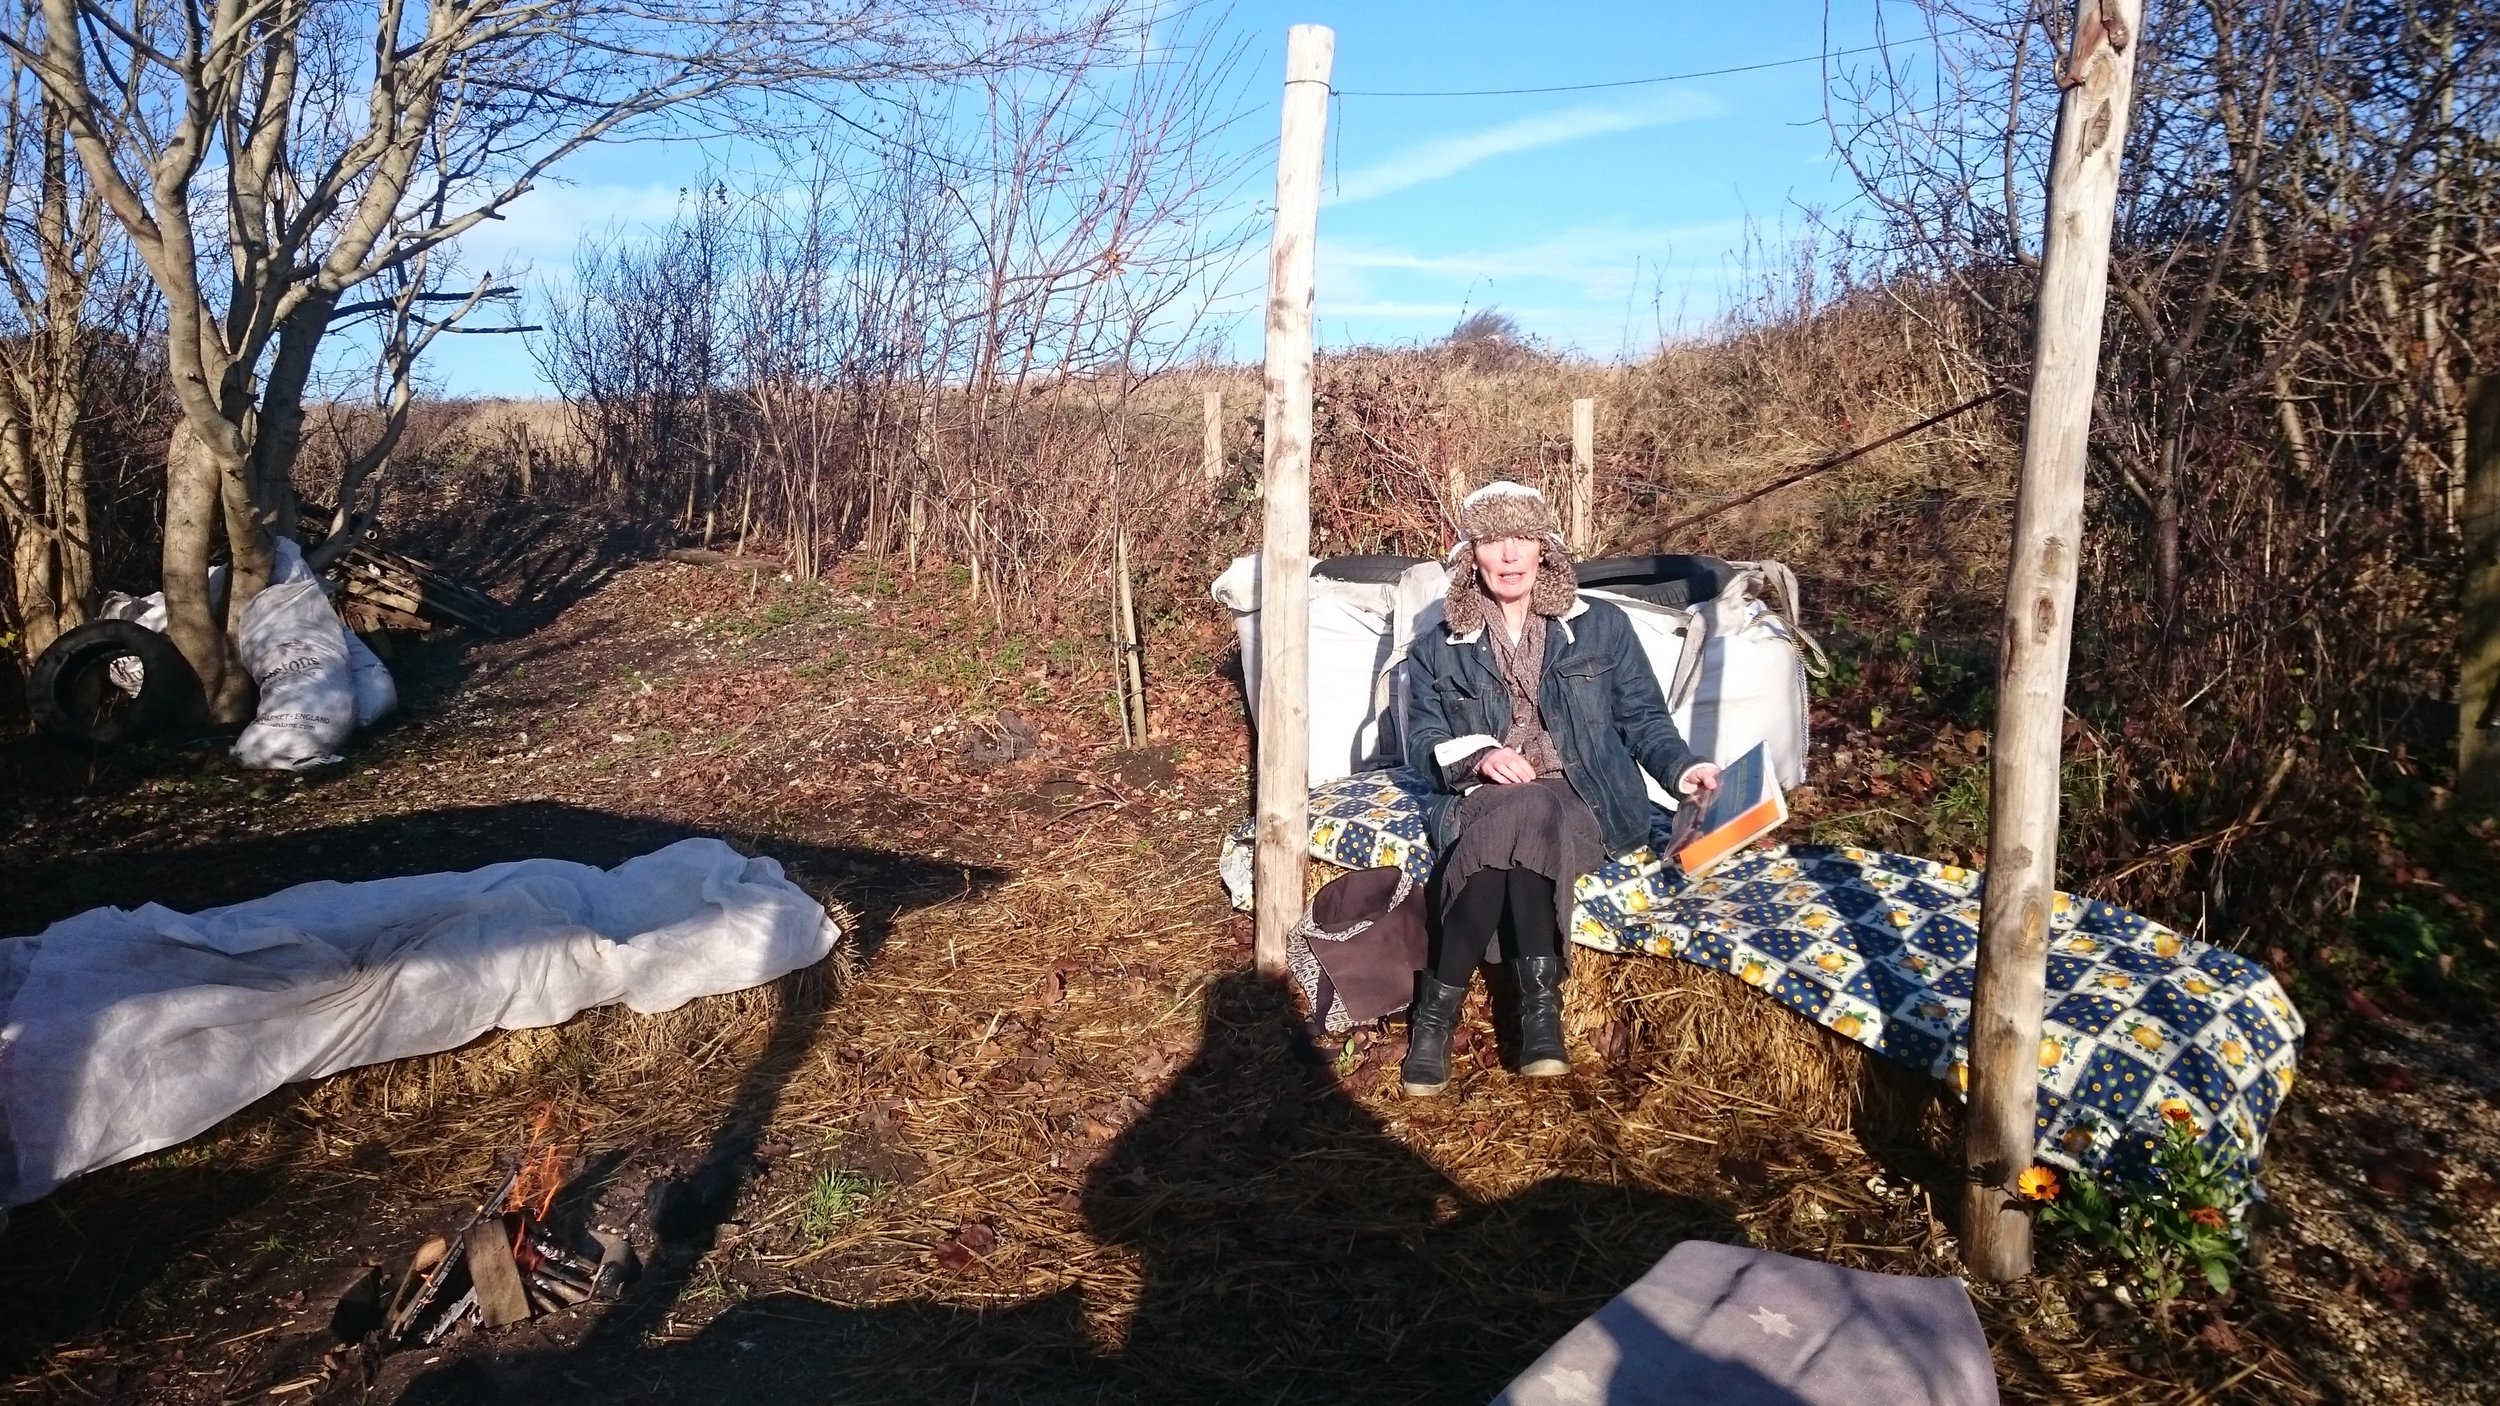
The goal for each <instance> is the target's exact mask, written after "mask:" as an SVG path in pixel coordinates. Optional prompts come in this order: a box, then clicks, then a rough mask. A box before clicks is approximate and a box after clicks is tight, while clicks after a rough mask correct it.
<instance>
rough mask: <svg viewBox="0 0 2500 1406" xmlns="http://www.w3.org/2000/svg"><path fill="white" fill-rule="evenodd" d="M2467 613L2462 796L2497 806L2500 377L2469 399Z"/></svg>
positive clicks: (2476, 387)
mask: <svg viewBox="0 0 2500 1406" xmlns="http://www.w3.org/2000/svg"><path fill="white" fill-rule="evenodd" d="M2466 414H2467V415H2468V416H2469V417H2470V418H2469V421H2468V423H2467V426H2466V436H2465V517H2464V520H2463V522H2462V523H2461V524H2460V526H2461V527H2462V528H2463V538H2464V543H2465V603H2464V604H2465V609H2464V611H2463V612H2462V615H2461V617H2460V619H2459V621H2458V625H2459V627H2460V630H2461V632H2462V633H2461V637H2460V638H2459V640H2458V641H2457V662H2458V667H2457V799H2458V801H2459V802H2460V803H2462V804H2464V805H2468V806H2472V807H2475V808H2477V809H2491V808H2493V807H2495V806H2500V375H2487V376H2478V377H2476V378H2475V379H2474V384H2473V385H2472V387H2471V388H2470V389H2469V390H2468V392H2467V396H2466Z"/></svg>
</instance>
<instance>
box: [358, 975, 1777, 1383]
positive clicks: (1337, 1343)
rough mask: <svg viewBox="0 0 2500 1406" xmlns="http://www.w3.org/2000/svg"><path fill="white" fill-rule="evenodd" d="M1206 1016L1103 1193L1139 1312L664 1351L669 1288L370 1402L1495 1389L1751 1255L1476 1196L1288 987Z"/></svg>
mask: <svg viewBox="0 0 2500 1406" xmlns="http://www.w3.org/2000/svg"><path fill="white" fill-rule="evenodd" d="M1206 1011H1207V1016H1206V1027H1205V1031H1204V1038H1203V1042H1202V1044H1201V1046H1200V1049H1199V1052H1198V1055H1197V1057H1196V1059H1195V1060H1194V1061H1193V1062H1192V1063H1191V1064H1190V1065H1189V1066H1188V1067H1187V1068H1186V1069H1185V1070H1184V1071H1183V1072H1182V1073H1180V1074H1179V1075H1178V1076H1177V1078H1176V1079H1175V1081H1174V1082H1173V1084H1172V1085H1171V1086H1170V1087H1169V1089H1168V1090H1167V1091H1166V1092H1165V1093H1164V1095H1163V1096H1162V1097H1161V1098H1159V1099H1158V1100H1157V1101H1156V1102H1155V1103H1154V1104H1153V1105H1152V1106H1151V1107H1150V1108H1149V1110H1148V1111H1147V1112H1146V1113H1145V1114H1144V1115H1143V1116H1142V1117H1141V1118H1140V1119H1139V1120H1138V1121H1137V1122H1136V1123H1134V1124H1133V1125H1132V1126H1131V1127H1130V1128H1129V1129H1128V1131H1127V1132H1126V1133H1124V1134H1123V1135H1122V1136H1121V1137H1119V1138H1118V1139H1117V1140H1116V1141H1115V1142H1114V1143H1112V1144H1111V1145H1110V1146H1109V1147H1108V1149H1107V1150H1106V1152H1105V1155H1104V1156H1103V1158H1102V1160H1101V1161H1100V1162H1099V1163H1098V1164H1097V1165H1095V1166H1094V1168H1093V1169H1092V1170H1091V1172H1090V1173H1089V1175H1088V1177H1087V1179H1086V1182H1085V1185H1084V1191H1083V1195H1082V1211H1083V1214H1084V1217H1085V1219H1086V1222H1087V1225H1088V1228H1089V1229H1090V1230H1091V1232H1092V1233H1093V1234H1094V1235H1095V1236H1096V1237H1098V1238H1099V1239H1100V1240H1101V1241H1103V1242H1104V1243H1107V1244H1110V1245H1116V1246H1119V1247H1122V1248H1124V1249H1126V1250H1128V1251H1130V1252H1131V1253H1133V1254H1134V1256H1135V1257H1136V1264H1137V1267H1138V1270H1139V1272H1140V1279H1139V1282H1138V1283H1137V1285H1136V1291H1135V1292H1136V1297H1135V1302H1134V1305H1133V1307H1131V1306H1130V1305H1127V1304H1125V1303H1120V1302H1093V1303H1089V1302H1088V1301H1087V1298H1086V1293H1087V1290H1086V1289H1084V1288H1079V1287H1067V1288H1061V1289H1058V1290H1056V1291H1055V1292H1044V1293H1041V1294H1039V1295H1037V1296H1034V1297H1030V1298H1024V1299H1021V1300H1018V1301H1013V1302H1009V1303H1006V1304H1004V1305H1002V1306H999V1307H994V1308H980V1307H973V1306H968V1305H964V1304H947V1303H919V1304H903V1305H894V1306H887V1307H877V1308H861V1309H850V1308H844V1307H839V1306H835V1305H831V1304H827V1303H824V1302H821V1301H818V1300H816V1299H812V1298H809V1297H805V1296H803V1295H800V1294H795V1293H783V1294H775V1295H771V1296H768V1297H764V1298H759V1299H755V1300H751V1301H749V1302H747V1303H745V1304H742V1305H739V1306H737V1307H735V1308H733V1309H731V1310H729V1311H728V1312H726V1313H723V1314H721V1315H720V1316H719V1317H717V1318H715V1319H713V1320H712V1321H711V1322H710V1323H709V1325H708V1326H706V1327H705V1329H704V1330H703V1331H702V1333H701V1335H700V1336H699V1337H697V1338H694V1339H692V1340H689V1341H682V1342H677V1343H673V1344H666V1345H658V1346H654V1345H651V1343H650V1339H649V1334H650V1333H651V1331H652V1330H653V1329H655V1328H657V1327H658V1326H659V1325H660V1323H661V1321H662V1319H663V1318H664V1317H665V1315H666V1314H667V1312H668V1310H669V1308H670V1306H671V1305H672V1304H673V1302H674V1301H675V1298H676V1295H677V1293H678V1291H679V1289H680V1287H681V1281H679V1280H672V1279H669V1278H665V1277H663V1278H660V1279H659V1280H658V1282H656V1283H653V1284H650V1285H648V1286H647V1287H646V1288H644V1289H642V1290H638V1291H637V1292H636V1293H634V1294H633V1295H631V1296H630V1297H629V1298H628V1300H627V1301H626V1302H625V1303H623V1304H620V1305H619V1306H617V1308H615V1309H614V1310H612V1311H611V1312H610V1313H609V1315H608V1316H607V1317H606V1318H605V1319H604V1320H602V1321H601V1322H600V1323H599V1324H598V1326H597V1327H595V1328H594V1329H593V1330H592V1331H591V1332H590V1333H589V1334H588V1335H587V1336H586V1337H585V1338H584V1339H583V1340H582V1342H581V1343H580V1344H579V1345H578V1346H576V1347H572V1348H569V1349H562V1350H550V1351H543V1352H538V1353H529V1354H515V1355H509V1356H503V1357H500V1358H496V1357H489V1356H485V1355H482V1354H481V1355H475V1356H472V1357H471V1358H469V1359H467V1360H464V1361H461V1362H458V1363H456V1364H451V1365H446V1366H443V1367H439V1368H436V1369H434V1370H431V1371H424V1370H421V1369H420V1370H419V1371H418V1374H417V1375H416V1376H415V1378H414V1380H413V1381H409V1382H408V1383H407V1385H406V1386H405V1387H404V1389H403V1388H402V1387H401V1386H400V1385H399V1382H398V1380H395V1374H394V1373H392V1372H389V1371H386V1372H385V1373H384V1375H383V1378H382V1379H381V1381H379V1382H378V1383H377V1384H376V1389H375V1390H374V1391H373V1392H372V1393H371V1394H370V1395H369V1396H368V1397H366V1398H365V1399H369V1400H377V1399H378V1400H393V1399H395V1400H397V1401H399V1402H402V1403H408V1406H417V1404H418V1403H422V1406H437V1404H438V1403H440V1404H441V1406H449V1403H455V1402H460V1403H465V1402H472V1401H481V1400H527V1401H532V1402H540V1403H547V1402H591V1401H614V1400H620V1399H632V1400H688V1401H731V1400H740V1399H746V1400H775V1401H779V1400H805V1401H862V1402H867V1401H876V1402H896V1401H972V1400H998V1401H1021V1402H1063V1401H1064V1402H1076V1401H1086V1402H1094V1401H1191V1402H1235V1401H1238V1402H1245V1403H1246V1402H1259V1403H1270V1402H1276V1401H1293V1402H1299V1403H1315V1402H1340V1401H1341V1402H1348V1403H1352V1402H1367V1403H1368V1402H1373V1401H1380V1400H1414V1399H1431V1400H1452V1401H1456V1400H1466V1399H1475V1400H1482V1399H1484V1398H1485V1397H1487V1396H1490V1395H1491V1394H1492V1393H1493V1392H1495V1391H1497V1390H1499V1389H1500V1387H1501V1385H1502V1384H1503V1383H1504V1382H1505V1381H1507V1380H1508V1379H1509V1378H1510V1377H1511V1376H1513V1375H1514V1374H1516V1373H1517V1372H1518V1371H1519V1370H1520V1369H1522V1368H1523V1367H1525V1366H1526V1365H1527V1364H1528V1363H1529V1362H1531V1361H1533V1360H1534V1359H1535V1358H1536V1356H1537V1355H1538V1354H1539V1353H1540V1352H1542V1351H1543V1350H1544V1348H1545V1347H1546V1346H1547V1345H1548V1344H1550V1343H1551V1342H1552V1341H1553V1340H1554V1339H1555V1338H1556V1337H1558V1336H1560V1335H1561V1334H1562V1333H1563V1332H1564V1331H1565V1330H1566V1329H1568V1328H1569V1327H1570V1326H1571V1325H1572V1324H1573V1323H1575V1322H1577V1321H1578V1320H1579V1319H1581V1318H1582V1317H1584V1316H1586V1315H1587V1314H1588V1313H1589V1312H1591V1311H1592V1310H1593V1309H1595V1308H1596V1307H1597V1306H1598V1305H1599V1304H1601V1303H1603V1302H1605V1301H1606V1300H1607V1299H1608V1298H1610V1297H1612V1296H1613V1295H1614V1294H1615V1293H1616V1292H1617V1291H1619V1290H1620V1289H1621V1288H1622V1287H1623V1286H1624V1285H1626V1284H1628V1283H1629V1282H1631V1281H1632V1280H1633V1279H1635V1278H1637V1277H1638V1276H1639V1275H1640V1274H1641V1273H1642V1272H1643V1271H1644V1270H1646V1269H1648V1268H1649V1266H1650V1265H1651V1264H1652V1263H1654V1262H1655V1261H1656V1260H1657V1259H1658V1258H1659V1257H1660V1256H1661V1255H1663V1254H1664V1253H1665V1252H1666V1251H1667V1249H1668V1248H1670V1247H1671V1246H1673V1245H1674V1244H1675V1243H1676V1242H1678V1241H1681V1240H1685V1239H1690V1238H1694V1237H1704V1238H1712V1239H1729V1240H1732V1239H1737V1238H1740V1232H1739V1230H1738V1228H1737V1227H1736V1225H1735V1224H1734V1223H1733V1222H1732V1221H1731V1220H1730V1219H1729V1217H1728V1215H1727V1213H1726V1211H1725V1209H1724V1208H1723V1207H1720V1206H1717V1205H1713V1204H1708V1203H1704V1202H1699V1201H1693V1200H1686V1199H1681V1198H1676V1197H1669V1196H1663V1195H1658V1194H1655V1193H1650V1192H1644V1191H1639V1190H1627V1189H1624V1188H1621V1187H1614V1186H1603V1185H1596V1184H1591V1183H1587V1182H1581V1181H1576V1180H1568V1179H1556V1180H1552V1181H1548V1182H1545V1183H1542V1184H1540V1185H1538V1186H1535V1187H1533V1188H1531V1189H1529V1190H1527V1191H1525V1192H1522V1193H1520V1194H1519V1195H1517V1196H1514V1197H1511V1198H1508V1199H1505V1200H1500V1201H1495V1202H1490V1203H1485V1202H1471V1201H1469V1200H1468V1199H1467V1198H1466V1197H1464V1196H1463V1195H1462V1194H1460V1193H1459V1191H1458V1190H1457V1188H1456V1186H1455V1185H1454V1184H1453V1183H1452V1182H1451V1181H1450V1180H1449V1179H1448V1178H1447V1177H1445V1176H1443V1175H1442V1174H1441V1173H1440V1172H1439V1171H1437V1170H1436V1169H1434V1168H1433V1167H1432V1166H1430V1165H1429V1164H1427V1163H1425V1162H1424V1161H1423V1160H1422V1159H1421V1158H1419V1157H1418V1156H1417V1155H1416V1154H1415V1153H1414V1152H1413V1151H1412V1150H1410V1149H1409V1148H1408V1147H1406V1146H1405V1144H1403V1143H1402V1142H1400V1141H1399V1140H1398V1139H1397V1138H1395V1137H1394V1136H1392V1135H1391V1133H1390V1132H1389V1131H1388V1130H1387V1129H1385V1128H1384V1127H1382V1126H1381V1125H1380V1124H1379V1123H1378V1122H1377V1121H1376V1120H1374V1119H1373V1118H1372V1117H1371V1116H1370V1115H1369V1114H1367V1113H1365V1112H1364V1111H1363V1110H1362V1109H1361V1108H1360V1107H1359V1106H1358V1105H1357V1104H1356V1103H1355V1102H1354V1101H1353V1100H1352V1099H1351V1098H1349V1097H1348V1096H1347V1095H1346V1093H1345V1092H1344V1090H1343V1089H1342V1088H1341V1087H1340V1086H1339V1084H1338V1083H1337V1082H1336V1079H1335V1077H1334V1076H1333V1074H1331V1073H1330V1071H1329V1070H1328V1069H1327V1067H1326V1066H1325V1064H1323V1063H1321V1062H1319V1061H1317V1060H1314V1059H1312V1058H1311V1057H1310V1056H1309V1053H1308V1047H1307V1046H1305V1045H1304V1044H1303V1043H1302V1041H1301V1037H1300V1034H1299V1024H1298V1022H1297V1021H1296V1019H1295V1017H1294V1014H1293V1011H1292V1008H1291V1007H1290V1005H1289V1004H1288V1003H1287V1002H1286V1000H1285V999H1284V998H1283V997H1282V996H1281V995H1280V994H1279V993H1277V992H1276V991H1274V990H1273V989H1272V988H1269V987H1266V986H1264V985H1262V984H1260V983H1259V982H1258V981H1257V980H1256V979H1254V978H1252V977H1250V976H1248V975H1247V974H1237V975H1234V976H1230V977H1226V978H1224V979H1223V980H1221V981H1220V982H1218V983H1217V984H1216V985H1215V986H1213V987H1212V988H1210V993H1209V999H1208V1002H1207V1006H1206ZM1032 1268H1033V1269H1035V1270H1038V1271H1040V1272H1041V1273H1043V1274H1048V1273H1049V1271H1050V1269H1051V1267H1050V1266H1049V1265H1048V1264H1038V1265H1035V1266H1033V1267H1032ZM1013 1287H1014V1286H1013V1285H1012V1284H1003V1283H987V1282H984V1281H983V1279H982V1277H981V1275H980V1272H979V1271H978V1270H975V1271H974V1272H973V1273H972V1274H971V1275H969V1276H967V1278H966V1280H965V1289H966V1297H967V1298H979V1297H990V1296H996V1295H998V1294H999V1293H1000V1291H1001V1290H1011V1289H1012V1288H1013ZM1092 1287H1093V1290H1094V1291H1095V1292H1102V1291H1104V1290H1105V1289H1108V1290H1110V1291H1111V1292H1115V1293H1116V1292H1120V1289H1119V1286H1092ZM1106 1325H1123V1326H1108V1327H1107V1326H1106ZM410 1365H411V1366H413V1365H414V1364H410ZM401 1370H402V1371H405V1370H408V1369H407V1368H405V1367H403V1368H401Z"/></svg>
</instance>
